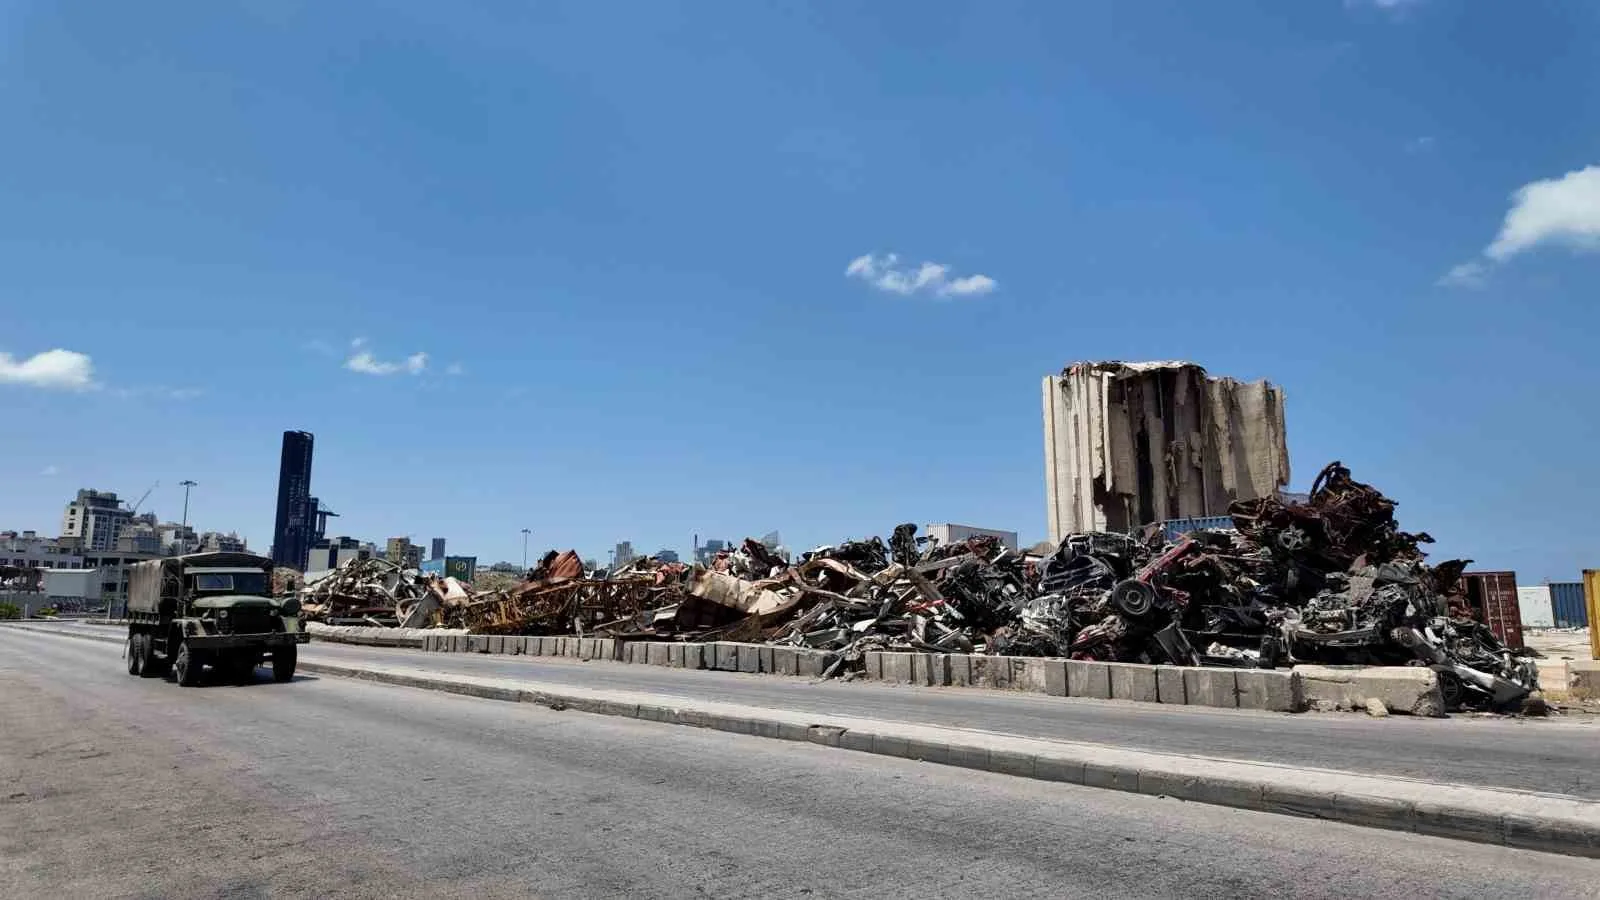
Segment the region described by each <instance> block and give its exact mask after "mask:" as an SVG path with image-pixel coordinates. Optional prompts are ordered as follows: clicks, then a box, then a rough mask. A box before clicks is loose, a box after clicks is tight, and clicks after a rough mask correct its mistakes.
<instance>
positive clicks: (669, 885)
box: [0, 629, 1600, 900]
mask: <svg viewBox="0 0 1600 900" xmlns="http://www.w3.org/2000/svg"><path fill="white" fill-rule="evenodd" d="M0 722H3V723H4V727H3V728H0V896H4V897H43V896H65V897H74V898H76V897H112V896H162V897H167V896H178V897H191V896H192V897H257V896H284V897H326V896H360V897H383V898H394V897H423V896H426V897H439V896H461V897H466V896H472V897H497V896H508V897H509V896H579V897H590V896H592V897H616V896H625V895H626V896H646V897H679V896H681V897H706V896H709V897H745V896H750V897H754V896H762V897H800V896H812V897H817V896H821V897H852V896H860V897H872V898H882V897H928V896H948V895H954V894H979V895H983V896H991V897H1011V896H1015V897H1041V896H1051V897H1071V896H1093V897H1096V898H1117V897H1182V898H1211V897H1216V898H1227V900H1239V898H1248V897H1275V898H1276V897H1331V896H1350V897H1372V898H1390V897H1392V898H1401V897H1404V898H1414V897H1471V898H1486V897H1499V896H1505V897H1516V898H1519V900H1520V898H1526V897H1529V896H1537V897H1589V896H1600V862H1596V861H1593V860H1583V859H1575V858H1569V857H1558V856H1551V855H1545V854H1538V853H1531V852H1527V851H1519V850H1510V849H1505V848H1497V847H1489V846H1483V845H1477V844H1466V843H1458V842H1453V841H1447V840H1443V839H1437V838H1426V837H1418V836H1414V835H1403V834H1395V833H1392V832H1384V831H1375V830H1368V829H1361V828H1356V827H1352V826H1345V825H1335V824H1328V823H1325V822H1319V821H1315V820H1304V819H1293V818H1287V817H1283V816H1274V815H1268V814H1265V813H1253V812H1244V811H1240V810H1229V809H1223V808H1219V807H1211V806H1204V805H1193V804H1185V803H1181V802H1178V801H1174V800H1167V799H1161V798H1153V797H1144V796H1138V795H1130V794H1124V793H1117V792H1110V791H1098V790H1094V789H1090V788H1081V787H1074V786H1071V785H1061V784H1051V783H1043V782H1036V781H1029V780H1022V779H1012V778H1007V777H1005V776H999V775H989V774H985V773H977V772H972V771H965V770H957V769H950V768H945V767H941V766H936V765H931V764H926V763H918V762H911V761H906V760H897V759H890V758H883V757H872V756H865V755H861V754H850V753H848V752H845V751H839V750H830V749H828V748H824V747H817V746H811V745H804V744H792V743H788V742H781V741H770V740H763V739H760V738H753V737H743V736H738V735H728V734H723V733H718V732H709V731H701V730H699V729H691V728H682V727H675V726H670V725H656V724H651V723H645V722H638V721H634V720H624V719H613V718H609V717H603V716H591V715H582V714H573V713H562V712H554V711H551V710H548V709H544V708H542V707H537V706H534V705H532V704H508V703H499V702H494V701H486V700H477V699H472V698H466V697H458V696H453V695H445V694H437V693H430V692H425V691H417V690H412V689H408V688H396V687H388V686H384V685H376V684H372V683H368V682H360V681H353V680H345V679H338V678H315V677H307V676H301V677H299V678H297V679H296V680H295V681H294V682H292V683H290V684H284V685H277V684H273V683H271V682H270V680H268V679H267V678H266V677H265V673H264V672H263V673H262V674H261V677H260V679H259V680H258V683H256V684H254V685H249V686H245V687H232V686H213V687H201V688H180V687H177V686H176V685H174V684H171V683H167V682H164V681H160V680H149V679H137V678H132V677H129V676H128V675H126V674H125V673H124V671H123V669H122V665H121V661H120V660H119V659H118V648H117V647H116V646H114V645H108V644H99V643H90V642H85V641H74V640H68V639H57V638H40V637H39V636H37V635H33V636H24V635H23V633H21V632H18V631H15V630H11V629H0Z"/></svg>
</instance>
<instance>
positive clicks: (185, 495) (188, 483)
mask: <svg viewBox="0 0 1600 900" xmlns="http://www.w3.org/2000/svg"><path fill="white" fill-rule="evenodd" d="M178 483H179V484H181V485H183V525H182V526H181V527H179V529H178V540H179V541H182V542H183V549H184V552H185V553H187V552H188V550H189V539H188V538H186V537H184V532H186V531H188V530H189V489H190V488H192V487H194V486H195V485H197V484H199V483H200V482H198V481H191V480H189V479H187V478H185V479H184V480H182V481H180V482H178Z"/></svg>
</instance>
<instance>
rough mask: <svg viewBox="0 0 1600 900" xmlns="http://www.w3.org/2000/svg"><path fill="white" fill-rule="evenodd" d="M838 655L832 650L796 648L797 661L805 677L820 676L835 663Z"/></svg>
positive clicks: (802, 675)
mask: <svg viewBox="0 0 1600 900" xmlns="http://www.w3.org/2000/svg"><path fill="white" fill-rule="evenodd" d="M836 658H837V655H836V654H835V653H834V652H833V651H831V650H796V651H795V662H796V664H797V665H798V666H799V669H800V675H801V677H803V678H820V677H821V676H822V673H824V672H826V671H828V667H829V666H831V665H833V663H834V660H835V659H836Z"/></svg>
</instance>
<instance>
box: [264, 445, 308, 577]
mask: <svg viewBox="0 0 1600 900" xmlns="http://www.w3.org/2000/svg"><path fill="white" fill-rule="evenodd" d="M311 441H312V438H311V432H309V431H285V432H284V433H283V456H282V458H281V459H280V460H279V462H278V516H277V521H276V522H275V523H274V524H273V526H272V561H273V562H274V563H275V564H277V565H280V566H288V567H289V568H291V569H299V570H300V571H302V572H304V571H305V570H306V557H307V553H308V551H309V550H310V549H311V543H312V530H313V527H314V523H313V521H312V518H313V516H314V515H315V514H316V509H315V508H314V507H313V506H312V505H311Z"/></svg>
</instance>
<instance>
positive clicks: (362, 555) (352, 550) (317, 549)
mask: <svg viewBox="0 0 1600 900" xmlns="http://www.w3.org/2000/svg"><path fill="white" fill-rule="evenodd" d="M376 549H377V548H375V547H374V546H373V545H371V544H363V543H362V542H361V541H358V540H356V539H355V538H353V537H332V538H323V539H322V540H320V541H317V542H316V543H315V544H312V545H311V550H310V551H309V560H308V561H307V563H306V572H308V573H310V572H323V571H327V570H329V569H337V568H339V567H340V566H342V565H344V564H345V563H347V562H349V561H350V560H352V559H371V558H372V557H373V556H375V555H376V554H375V553H374V551H375V550H376Z"/></svg>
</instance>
